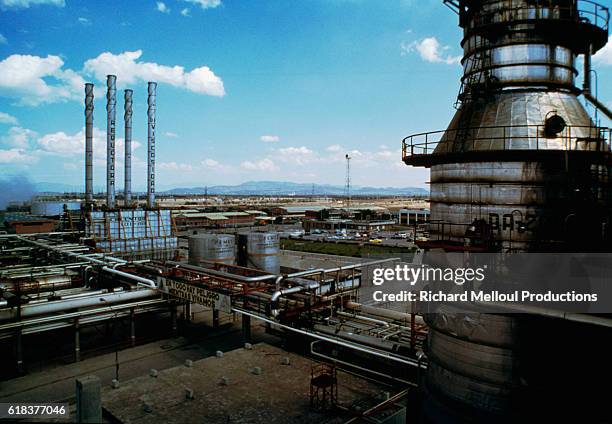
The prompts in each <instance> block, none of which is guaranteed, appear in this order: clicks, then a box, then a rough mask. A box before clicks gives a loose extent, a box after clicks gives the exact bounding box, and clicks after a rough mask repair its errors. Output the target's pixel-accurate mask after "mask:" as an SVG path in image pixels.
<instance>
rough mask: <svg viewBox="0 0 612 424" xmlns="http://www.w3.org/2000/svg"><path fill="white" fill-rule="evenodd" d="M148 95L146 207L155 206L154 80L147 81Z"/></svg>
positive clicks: (155, 87)
mask: <svg viewBox="0 0 612 424" xmlns="http://www.w3.org/2000/svg"><path fill="white" fill-rule="evenodd" d="M148 88H149V96H148V98H147V104H148V106H149V107H148V109H147V115H148V117H149V128H148V139H147V157H148V161H147V162H148V164H147V207H149V208H154V207H155V97H156V89H157V83H156V82H149V87H148Z"/></svg>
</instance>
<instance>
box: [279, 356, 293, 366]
mask: <svg viewBox="0 0 612 424" xmlns="http://www.w3.org/2000/svg"><path fill="white" fill-rule="evenodd" d="M290 364H291V361H290V360H289V357H288V356H283V359H281V365H290Z"/></svg>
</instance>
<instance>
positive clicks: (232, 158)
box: [0, 0, 612, 190]
mask: <svg viewBox="0 0 612 424" xmlns="http://www.w3.org/2000/svg"><path fill="white" fill-rule="evenodd" d="M456 21H457V17H456V16H455V15H454V14H453V13H452V12H451V11H450V10H448V9H447V8H446V7H444V6H443V5H442V1H441V0H384V1H381V0H302V1H299V2H297V1H290V0H248V1H247V0H165V1H164V2H159V1H149V0H142V1H113V0H106V1H97V2H95V1H84V0H82V1H76V0H0V176H6V175H13V174H20V175H27V176H29V177H30V178H31V180H33V181H36V182H41V181H44V182H63V183H69V184H74V185H81V184H82V183H81V182H82V180H83V156H84V154H83V145H84V140H83V126H84V114H83V86H82V85H83V83H84V82H86V81H91V82H94V83H95V84H96V101H95V121H94V125H95V127H96V128H97V130H96V139H95V145H96V147H95V158H96V162H95V164H96V166H95V173H94V185H95V186H96V187H102V186H104V184H105V180H104V178H105V173H104V172H105V170H104V160H105V159H104V157H105V140H106V136H105V126H106V112H105V99H104V94H105V88H104V87H105V82H104V79H105V78H104V77H105V75H106V74H107V73H116V74H117V79H118V88H119V89H121V90H122V89H124V88H127V87H129V88H132V89H134V122H133V134H134V139H135V140H136V141H137V142H136V143H135V145H136V148H135V150H134V157H135V158H134V170H133V184H134V186H135V188H136V189H141V190H142V189H144V186H145V184H144V183H145V172H146V171H145V164H144V159H145V155H146V82H147V81H148V80H156V81H158V82H159V86H158V93H157V103H158V114H157V127H158V132H157V134H158V138H157V146H158V154H157V158H158V159H157V161H158V163H157V168H158V178H157V184H158V189H164V188H169V187H173V186H203V185H216V184H236V183H240V182H243V181H247V180H283V181H295V182H309V183H310V182H313V183H331V184H340V185H341V184H343V182H344V155H345V154H346V153H347V152H348V153H350V154H351V156H352V157H353V158H354V159H353V161H352V178H353V183H354V184H355V185H373V186H426V181H427V179H428V172H427V171H426V170H424V169H420V168H410V167H407V166H405V165H403V164H402V162H401V153H400V146H401V139H402V138H403V137H405V136H406V135H408V134H411V133H416V132H422V131H429V130H437V129H443V128H445V126H446V125H447V124H448V122H449V120H450V118H451V116H452V114H453V112H454V109H453V107H452V104H453V102H454V99H455V97H456V95H457V91H458V89H459V77H460V73H461V68H460V66H459V64H458V63H457V62H458V60H457V59H458V56H459V55H460V53H461V52H460V49H459V41H460V38H461V31H460V29H459V28H458V26H457V22H456ZM595 63H596V66H597V69H598V72H599V85H600V96H601V97H602V99H603V100H604V101H607V102H610V101H612V96H610V95H607V96H606V94H608V93H610V91H609V90H610V87H612V48H610V45H609V46H608V48H607V51H606V52H605V55H600V57H599V58H598V59H597V60H596V61H595ZM606 90H607V91H606ZM117 111H118V125H117V127H118V136H120V137H121V136H122V135H123V131H122V116H123V101H122V91H119V92H118V104H117ZM122 149H123V145H122V140H119V142H118V152H117V153H118V155H117V156H118V163H117V168H118V169H119V173H118V176H117V178H118V181H119V182H120V181H122V172H121V168H122V161H123V154H122ZM121 186H122V184H118V187H121Z"/></svg>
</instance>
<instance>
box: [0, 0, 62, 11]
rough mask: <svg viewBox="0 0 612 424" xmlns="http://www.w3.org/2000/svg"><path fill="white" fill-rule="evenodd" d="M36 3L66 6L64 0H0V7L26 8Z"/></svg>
mask: <svg viewBox="0 0 612 424" xmlns="http://www.w3.org/2000/svg"><path fill="white" fill-rule="evenodd" d="M37 4H48V5H51V6H58V7H64V6H66V2H65V1H64V0H0V8H2V9H27V8H29V7H30V6H34V5H37Z"/></svg>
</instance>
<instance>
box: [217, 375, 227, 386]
mask: <svg viewBox="0 0 612 424" xmlns="http://www.w3.org/2000/svg"><path fill="white" fill-rule="evenodd" d="M228 384H229V378H227V377H221V380H220V381H219V385H221V386H227V385H228Z"/></svg>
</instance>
